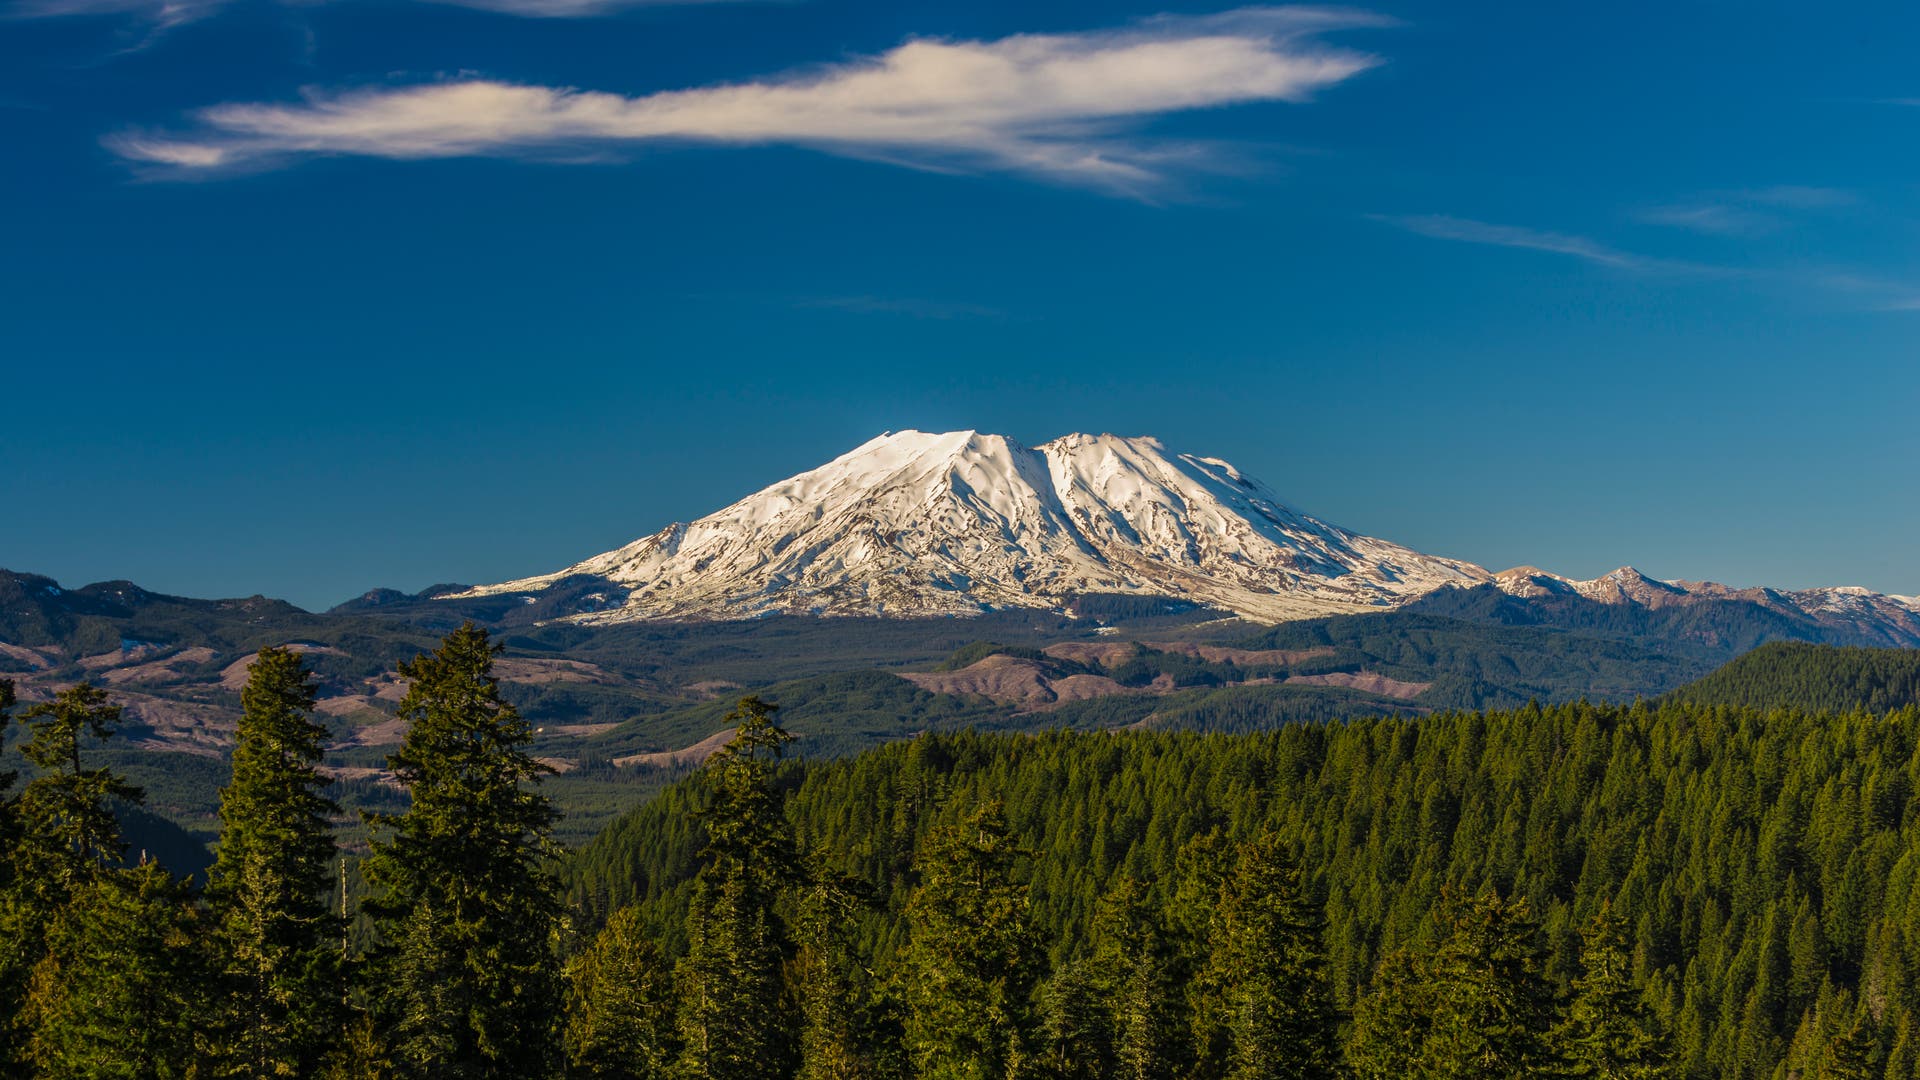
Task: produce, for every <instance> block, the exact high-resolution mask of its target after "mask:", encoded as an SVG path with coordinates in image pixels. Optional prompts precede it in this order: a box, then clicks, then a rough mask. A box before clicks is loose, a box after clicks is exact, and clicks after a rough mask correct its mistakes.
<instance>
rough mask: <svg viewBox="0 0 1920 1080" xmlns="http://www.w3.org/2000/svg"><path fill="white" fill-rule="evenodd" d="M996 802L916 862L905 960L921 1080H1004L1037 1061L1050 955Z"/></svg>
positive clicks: (911, 1048)
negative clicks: (1038, 995)
mask: <svg viewBox="0 0 1920 1080" xmlns="http://www.w3.org/2000/svg"><path fill="white" fill-rule="evenodd" d="M1017 854H1018V852H1017V850H1016V849H1015V847H1014V841H1013V836H1012V834H1011V832H1010V831H1009V829H1008V827H1007V820H1006V814H1005V811H1004V810H1003V809H1002V808H1001V805H1000V803H998V802H988V803H985V804H983V805H981V806H980V808H979V809H978V810H976V811H975V812H974V813H973V814H972V815H970V816H969V817H968V818H967V820H966V821H965V822H963V823H962V824H960V825H957V826H949V827H947V828H943V829H940V830H938V831H937V832H935V834H934V835H933V836H932V837H930V838H929V839H928V841H927V844H926V846H925V848H924V849H923V851H922V853H921V856H920V858H918V859H917V860H915V866H916V868H917V869H918V870H919V873H920V879H921V880H920V887H919V888H918V889H916V890H915V891H914V893H913V896H912V898H911V899H910V900H908V902H907V923H908V933H909V935H910V937H909V941H908V945H907V949H906V953H905V955H904V956H903V957H902V959H901V972H900V976H901V983H902V985H901V990H900V996H901V999H902V1001H903V1003H904V1004H905V1006H906V1009H907V1017H906V1047H907V1053H908V1056H909V1057H910V1058H911V1060H912V1061H913V1064H914V1067H915V1069H916V1070H917V1072H918V1074H919V1076H920V1077H921V1078H922V1080H988V1078H993V1080H1000V1078H1002V1077H1015V1076H1020V1075H1024V1074H1025V1072H1026V1070H1027V1067H1028V1063H1029V1061H1030V1058H1031V1052H1030V1050H1029V1049H1028V1047H1029V1044H1030V1041H1031V1039H1032V1029H1033V1018H1032V1015H1031V1006H1030V1001H1031V998H1032V995H1033V988H1034V985H1035V983H1036V982H1037V981H1038V978H1039V972H1040V965H1041V962H1042V955H1041V951H1040V947H1039V943H1038V941H1037V939H1036V938H1035V936H1034V933H1033V930H1032V928H1031V926H1030V923H1029V915H1028V897H1027V886H1026V885H1025V884H1023V883H1020V882H1017V881H1015V880H1014V873H1013V871H1014V861H1015V857H1016V855H1017Z"/></svg>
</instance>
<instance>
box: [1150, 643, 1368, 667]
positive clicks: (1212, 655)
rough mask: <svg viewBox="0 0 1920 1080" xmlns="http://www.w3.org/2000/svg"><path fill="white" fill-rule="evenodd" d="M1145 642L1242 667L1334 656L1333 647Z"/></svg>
mask: <svg viewBox="0 0 1920 1080" xmlns="http://www.w3.org/2000/svg"><path fill="white" fill-rule="evenodd" d="M1146 644H1147V647H1148V648H1152V649H1158V650H1160V651H1161V652H1166V653H1177V654H1179V655H1181V656H1191V657H1193V658H1195V659H1196V660H1205V661H1206V662H1207V663H1209V664H1225V663H1233V664H1239V665H1241V666H1242V667H1245V666H1246V665H1248V664H1273V665H1276V666H1279V667H1285V666H1287V665H1289V664H1297V663H1300V662H1301V661H1302V660H1314V659H1318V658H1319V657H1322V656H1332V655H1333V650H1332V649H1331V648H1328V647H1326V646H1321V647H1319V648H1313V649H1229V648H1225V647H1224V646H1220V645H1196V644H1194V643H1192V642H1190V641H1149V642H1147V643H1146Z"/></svg>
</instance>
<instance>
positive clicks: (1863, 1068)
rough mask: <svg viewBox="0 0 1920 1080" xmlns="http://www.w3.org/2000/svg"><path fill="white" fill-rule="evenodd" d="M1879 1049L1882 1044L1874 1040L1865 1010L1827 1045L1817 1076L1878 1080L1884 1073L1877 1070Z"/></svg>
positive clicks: (1827, 1079)
mask: <svg viewBox="0 0 1920 1080" xmlns="http://www.w3.org/2000/svg"><path fill="white" fill-rule="evenodd" d="M1878 1048H1879V1040H1878V1039H1877V1038H1875V1037H1874V1031H1873V1026H1872V1023H1871V1022H1870V1020H1869V1019H1868V1017H1867V1014H1866V1012H1865V1011H1864V1010H1862V1011H1861V1012H1860V1013H1859V1014H1858V1015H1856V1016H1855V1017H1854V1019H1853V1023H1851V1024H1849V1025H1847V1027H1846V1028H1844V1029H1843V1030H1841V1031H1838V1032H1835V1033H1834V1036H1833V1039H1832V1040H1831V1041H1829V1042H1828V1043H1827V1052H1826V1055H1825V1058H1824V1060H1822V1062H1821V1063H1820V1069H1819V1071H1818V1072H1817V1073H1815V1074H1814V1075H1815V1076H1816V1077H1817V1080H1876V1078H1877V1077H1879V1076H1880V1071H1879V1070H1878V1069H1875V1068H1874V1067H1873V1056H1874V1051H1875V1050H1877V1049H1878Z"/></svg>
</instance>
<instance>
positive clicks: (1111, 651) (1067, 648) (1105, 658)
mask: <svg viewBox="0 0 1920 1080" xmlns="http://www.w3.org/2000/svg"><path fill="white" fill-rule="evenodd" d="M1040 651H1041V652H1043V653H1046V654H1047V655H1048V656H1052V657H1057V658H1059V659H1061V660H1071V661H1073V662H1074V663H1076V664H1098V665H1100V666H1101V667H1112V666H1113V665H1115V664H1118V663H1120V662H1121V661H1124V660H1126V659H1128V658H1130V657H1132V656H1133V654H1134V653H1137V652H1139V651H1140V649H1139V647H1138V646H1136V645H1134V643H1133V642H1131V641H1062V642H1059V643H1058V644H1054V645H1049V646H1047V647H1046V648H1044V649H1042V650H1040Z"/></svg>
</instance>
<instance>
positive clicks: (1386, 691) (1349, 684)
mask: <svg viewBox="0 0 1920 1080" xmlns="http://www.w3.org/2000/svg"><path fill="white" fill-rule="evenodd" d="M1286 681H1287V682H1288V683H1289V684H1291V683H1299V684H1300V685H1302V686H1344V687H1346V688H1347V689H1349V690H1359V691H1362V692H1364V693H1368V694H1379V695H1380V696H1381V697H1390V698H1398V699H1399V700H1401V701H1411V700H1413V699H1414V698H1417V697H1419V696H1420V695H1421V694H1423V693H1425V692H1426V690H1427V688H1428V687H1430V686H1432V685H1433V684H1432V683H1430V682H1404V681H1402V680H1400V679H1389V678H1387V677H1386V676H1385V675H1381V674H1379V673H1377V672H1372V671H1330V672H1328V673H1327V674H1325V675H1292V676H1289V677H1288V678H1287V680H1286Z"/></svg>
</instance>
